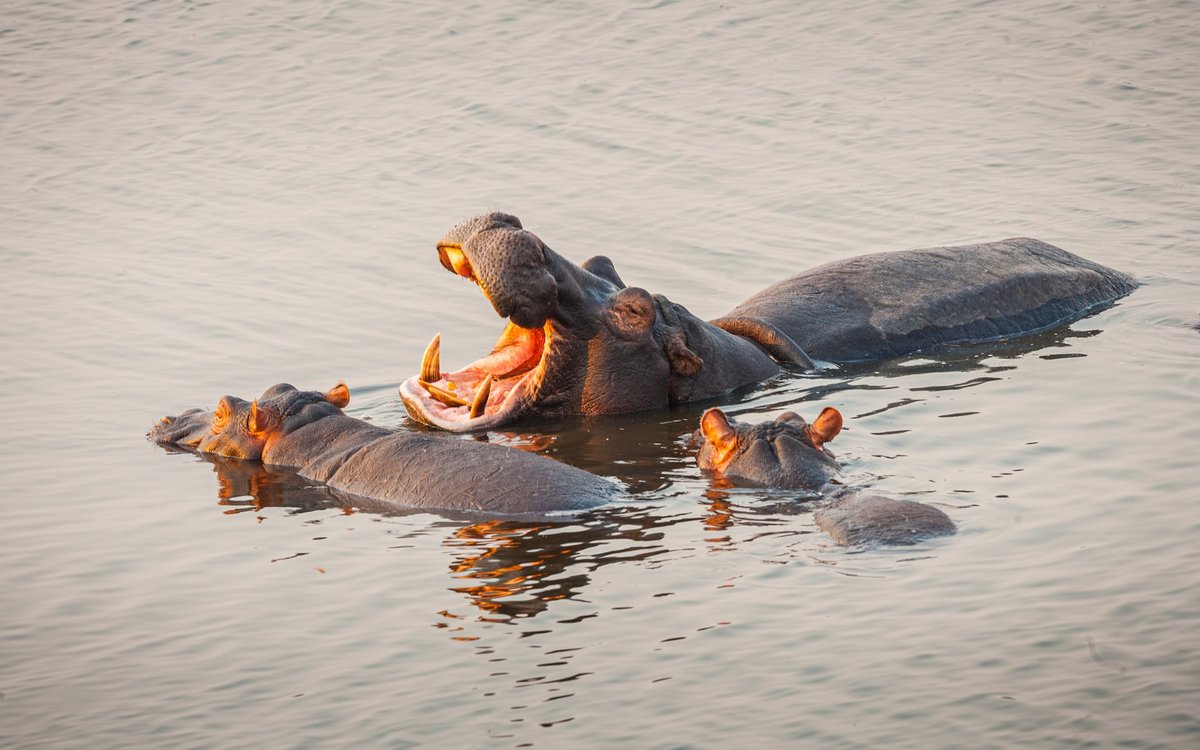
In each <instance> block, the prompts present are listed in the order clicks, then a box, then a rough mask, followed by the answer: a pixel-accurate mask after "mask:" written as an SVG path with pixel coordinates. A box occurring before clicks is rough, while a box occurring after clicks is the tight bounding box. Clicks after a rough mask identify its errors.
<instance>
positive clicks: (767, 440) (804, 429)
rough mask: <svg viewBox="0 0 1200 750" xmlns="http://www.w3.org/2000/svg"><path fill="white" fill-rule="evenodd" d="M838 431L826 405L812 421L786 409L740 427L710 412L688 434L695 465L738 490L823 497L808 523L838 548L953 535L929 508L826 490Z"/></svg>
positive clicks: (835, 469)
mask: <svg viewBox="0 0 1200 750" xmlns="http://www.w3.org/2000/svg"><path fill="white" fill-rule="evenodd" d="M841 429H842V415H841V414H840V413H839V412H838V410H837V409H834V408H833V407H831V406H829V407H826V408H825V409H823V410H822V411H821V413H820V415H818V416H817V418H816V420H814V421H813V423H812V424H809V423H808V422H806V421H805V420H804V418H803V417H800V416H799V415H797V414H795V413H794V412H790V411H789V412H784V413H783V414H781V415H780V416H779V417H777V418H776V419H775V420H774V421H772V422H763V423H761V424H745V423H741V422H737V421H733V420H730V419H729V418H728V417H726V416H725V413H724V412H722V411H721V410H720V409H709V410H708V411H706V412H705V413H704V416H703V417H701V419H700V429H698V430H696V433H695V435H694V436H693V440H694V441H695V442H696V443H698V444H699V450H698V451H697V453H696V463H697V464H699V465H700V468H701V469H704V470H706V471H709V472H712V473H713V474H715V475H717V476H720V477H723V478H724V479H725V480H727V481H729V482H730V483H732V484H735V485H739V486H752V487H782V488H788V489H800V490H810V491H811V490H819V491H825V492H827V493H828V494H827V496H826V502H825V504H824V505H823V507H821V508H818V509H817V510H816V512H815V513H814V514H813V518H814V519H815V520H816V522H817V526H819V527H820V528H821V529H822V530H823V531H825V532H826V533H827V534H829V535H830V536H831V537H833V540H834V541H835V542H837V543H838V544H844V545H860V544H870V543H877V544H891V545H909V544H917V543H918V542H921V541H923V540H925V539H931V538H934V537H939V536H946V535H948V534H953V533H954V532H955V531H956V530H957V527H956V526H955V524H954V521H952V520H951V519H950V517H949V516H947V515H946V514H945V513H944V512H942V511H941V510H939V509H937V508H935V507H933V506H932V505H927V504H925V503H918V502H913V501H908V500H896V499H894V498H890V497H885V496H883V495H876V494H873V493H870V492H866V491H863V490H855V489H848V488H843V487H837V488H834V489H833V490H832V491H830V487H831V486H832V485H830V482H831V481H832V480H833V479H834V478H835V477H836V476H837V474H838V473H839V471H840V466H839V465H838V462H837V459H835V458H834V457H833V454H832V453H830V452H829V449H828V448H826V447H825V444H826V443H828V442H830V441H831V440H833V439H834V438H835V437H837V435H838V433H839V432H841Z"/></svg>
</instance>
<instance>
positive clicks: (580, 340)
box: [400, 213, 1136, 432]
mask: <svg viewBox="0 0 1200 750" xmlns="http://www.w3.org/2000/svg"><path fill="white" fill-rule="evenodd" d="M438 257H439V260H440V261H441V263H442V265H443V266H445V267H446V268H447V269H448V270H450V271H452V272H453V273H456V274H458V275H460V276H462V277H463V278H466V279H470V280H471V281H473V282H475V283H476V284H478V285H479V287H480V288H481V290H482V291H483V293H484V295H485V296H486V297H487V298H488V300H489V301H490V302H491V303H492V306H493V307H494V308H495V310H496V312H497V313H498V314H499V315H500V316H501V317H504V318H507V319H508V325H507V326H506V327H505V329H504V332H503V333H502V334H501V336H500V339H499V340H498V341H497V343H496V346H495V347H494V348H493V350H492V352H491V353H490V354H488V355H487V356H485V357H482V358H481V359H478V360H476V361H475V362H473V363H471V364H469V365H467V366H466V367H464V368H462V369H460V370H457V371H453V372H446V371H443V370H442V369H441V363H440V357H439V354H438V350H439V348H438V339H437V338H435V342H434V343H433V344H431V345H430V348H429V350H427V352H426V356H425V359H424V361H423V362H422V367H421V371H420V374H419V375H417V376H414V377H412V378H410V379H408V380H406V381H405V382H404V383H402V384H401V386H400V395H401V397H402V398H403V399H404V403H405V405H406V406H407V407H408V411H409V414H411V415H412V416H413V417H414V418H415V419H418V420H420V421H422V422H426V423H428V424H431V425H435V426H437V427H441V428H443V429H446V430H451V431H455V432H465V431H471V430H482V429H491V428H495V427H499V426H503V425H506V424H511V423H513V422H517V421H521V420H525V419H530V418H538V417H557V416H565V415H580V414H582V415H591V414H616V413H622V412H631V411H642V410H646V409H656V408H663V407H666V406H668V405H670V404H676V403H684V402H689V401H700V400H704V399H710V398H715V397H717V396H721V395H723V394H725V393H728V392H729V391H731V390H734V389H736V388H739V387H743V386H746V385H750V384H753V383H758V382H761V381H763V380H765V379H767V378H769V377H771V376H772V375H775V374H777V373H779V372H780V371H781V370H782V368H784V367H789V368H793V369H798V370H807V369H813V368H814V367H815V366H816V365H815V364H814V361H813V360H814V359H816V360H821V361H826V362H832V363H836V364H851V363H862V362H875V361H879V360H883V359H887V358H890V357H896V356H901V355H905V354H911V353H914V352H918V351H935V350H937V349H939V348H944V347H947V346H953V345H958V344H979V343H986V342H990V341H996V340H1000V339H1007V338H1012V337H1017V336H1022V335H1026V334H1031V333H1036V332H1039V331H1043V330H1046V329H1049V328H1052V327H1055V326H1059V325H1063V324H1066V323H1069V322H1071V321H1074V320H1077V319H1079V318H1081V317H1083V316H1084V315H1087V314H1089V313H1091V312H1094V311H1096V310H1099V309H1101V308H1103V307H1105V306H1107V305H1111V304H1112V303H1113V302H1115V301H1116V300H1118V299H1120V298H1121V297H1122V296H1124V295H1126V294H1128V293H1129V292H1130V291H1132V290H1133V289H1134V288H1135V286H1136V284H1135V282H1134V281H1133V280H1132V279H1131V278H1130V277H1128V276H1126V275H1125V274H1122V273H1120V272H1118V271H1114V270H1112V269H1110V268H1105V267H1104V266H1101V265H1099V264H1097V263H1094V262H1092V261H1089V260H1086V259H1084V258H1081V257H1079V256H1077V255H1073V254H1071V253H1069V252H1066V251H1065V250H1061V249H1059V248H1056V247H1053V246H1052V245H1048V244H1046V243H1044V242H1040V241H1038V240H1032V239H1012V240H1002V241H1000V242H991V243H986V244H982V245H969V246H962V247H943V248H933V249H928V250H910V251H904V252H896V253H880V254H875V255H865V256H862V257H858V258H852V259H849V260H843V261H836V262H833V263H829V264H827V265H824V266H821V267H819V268H816V269H813V270H811V271H807V272H805V273H801V274H799V275H797V276H793V277H791V278H789V279H787V280H785V281H782V282H779V283H777V284H775V285H773V286H771V287H769V288H767V289H765V290H763V291H762V292H759V293H758V294H756V295H754V296H753V297H751V298H750V299H748V300H746V301H745V302H743V303H742V304H741V305H738V306H737V307H736V308H734V309H733V310H732V311H731V312H730V313H729V315H726V316H724V317H722V318H719V319H717V320H715V321H713V322H711V323H709V322H705V321H703V320H701V319H699V318H697V317H696V316H694V315H692V314H691V313H690V312H688V310H687V309H686V308H685V307H683V306H682V305H679V304H676V303H674V302H671V301H670V300H668V299H666V298H665V297H662V296H661V295H652V294H650V293H649V292H647V291H646V290H644V289H639V288H637V287H627V286H625V284H624V282H623V281H622V280H621V278H620V276H619V275H618V274H617V271H616V269H615V268H613V265H612V263H611V261H609V260H608V259H607V258H604V257H602V256H599V257H595V258H592V259H590V260H588V261H587V262H585V263H584V264H583V265H582V266H577V265H575V264H574V263H571V262H570V261H568V260H566V259H565V258H563V257H562V256H560V255H558V254H557V253H555V252H554V251H553V250H551V249H550V248H549V247H548V246H547V245H546V244H545V243H543V242H542V240H541V239H540V238H538V237H537V236H536V235H534V234H532V233H531V232H528V231H525V230H524V229H522V227H521V222H520V220H518V219H517V218H516V217H515V216H510V215H508V214H500V213H492V214H484V215H481V216H477V217H474V218H472V219H469V220H468V221H466V222H463V223H462V224H459V225H458V226H456V227H454V228H453V229H451V230H450V231H449V232H448V233H447V234H446V236H444V237H443V238H442V240H441V241H439V242H438Z"/></svg>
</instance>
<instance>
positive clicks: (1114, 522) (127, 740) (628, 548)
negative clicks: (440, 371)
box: [0, 0, 1200, 748]
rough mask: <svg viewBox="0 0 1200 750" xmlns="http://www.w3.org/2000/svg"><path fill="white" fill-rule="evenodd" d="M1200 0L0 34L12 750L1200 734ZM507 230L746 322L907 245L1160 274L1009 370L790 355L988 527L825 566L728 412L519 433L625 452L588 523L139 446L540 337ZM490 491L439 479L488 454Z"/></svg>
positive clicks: (954, 741)
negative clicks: (469, 477) (830, 368)
mask: <svg viewBox="0 0 1200 750" xmlns="http://www.w3.org/2000/svg"><path fill="white" fill-rule="evenodd" d="M1198 26H1200V6H1197V4H1196V3H1195V2H1190V1H1188V2H1170V1H1167V0H1163V1H1148V2H1112V3H1106V4H1094V3H1035V2H1023V1H1018V2H1004V3H1001V2H986V1H985V2H977V3H970V4H967V3H958V2H932V1H922V0H914V1H911V2H845V3H837V4H818V3H788V2H763V3H756V4H738V3H726V4H714V3H687V2H642V3H631V4H608V3H586V2H562V3H541V2H528V1H525V0H515V1H514V2H508V3H475V2H465V3H440V2H438V3H435V2H424V1H420V2H404V3H384V2H369V1H363V2H340V1H338V0H325V1H324V2H311V1H309V0H274V1H271V2H266V1H263V0H249V1H248V2H239V3H235V2H228V1H226V2H189V1H186V0H160V1H157V2H153V1H146V2H137V3H134V2H111V1H110V0H89V1H88V2H83V0H59V1H56V2H45V1H39V2H32V1H31V0H8V2H6V3H5V4H4V10H3V14H2V15H0V82H2V85H0V128H2V129H3V139H2V141H0V163H2V164H3V175H4V179H3V180H2V181H0V284H2V285H3V294H2V295H0V311H2V313H3V320H4V323H5V324H4V326H3V328H2V329H0V345H2V346H3V351H4V356H3V358H2V359H0V373H2V375H3V382H4V384H5V385H6V387H8V388H9V393H10V397H9V398H8V400H7V404H6V406H5V408H4V422H3V424H4V429H3V430H2V431H0V461H2V462H3V464H2V465H3V474H4V476H5V477H6V479H7V487H8V489H7V491H6V492H5V494H4V502H3V505H0V513H2V517H0V592H2V594H0V605H2V611H3V615H2V620H0V745H3V746H6V747H20V748H69V747H112V748H118V747H120V748H128V747H180V748H210V747H221V748H242V747H254V748H259V747H305V748H315V747H342V746H346V747H349V746H357V747H393V748H404V747H418V746H429V747H489V748H492V747H539V748H558V747H574V748H578V747H637V748H718V747H802V746H820V747H826V748H876V747H914V748H917V747H919V748H955V747H964V746H969V747H974V748H1014V747H1039V748H1079V747H1123V748H1180V747H1195V746H1196V745H1197V744H1198V743H1200V716H1198V709H1197V707H1198V706H1200V635H1198V633H1200V629H1198V627H1197V626H1198V625H1200V593H1198V592H1200V586H1198V584H1200V512H1198V510H1197V505H1196V502H1197V495H1196V487H1197V483H1198V482H1197V480H1200V470H1198V469H1197V464H1196V456H1197V453H1198V448H1200V406H1198V403H1200V399H1198V396H1200V375H1197V372H1198V369H1200V330H1198V324H1200V304H1198V302H1197V300H1198V298H1200V253H1198V252H1197V247H1198V246H1200V222H1198V217H1200V129H1198V128H1197V122H1198V119H1197V118H1198V117H1200V77H1197V76H1196V70H1197V67H1198V64H1200V52H1198V50H1200V47H1198V45H1197V44H1196V39H1197V38H1198V37H1197V34H1198V32H1200V28H1198ZM489 208H496V209H501V210H505V211H508V212H511V213H514V214H516V215H518V216H520V217H521V219H522V220H523V221H524V222H525V224H526V226H527V227H528V228H530V229H532V230H533V231H535V232H537V233H538V235H539V236H541V237H542V239H544V240H545V241H546V242H547V243H548V244H549V245H550V246H551V247H553V248H554V249H555V250H557V251H558V252H559V253H561V254H562V255H564V256H566V257H568V258H570V259H572V260H574V261H576V262H581V261H583V260H584V259H586V258H588V257H590V256H592V255H596V254H606V255H608V256H610V257H611V258H612V259H613V261H614V262H615V264H616V267H617V268H618V270H619V271H620V272H621V274H622V276H623V277H624V278H625V280H626V281H627V282H628V283H630V284H634V285H638V286H643V287H645V288H647V289H649V290H651V291H652V292H655V293H662V294H665V295H666V296H668V297H669V298H671V299H672V300H675V301H677V302H680V303H683V304H685V305H687V306H688V307H689V308H690V309H691V310H692V311H693V312H694V313H696V314H698V315H701V316H704V317H709V318H711V317H717V316H719V315H721V314H722V313H724V312H726V311H727V310H729V309H730V308H732V307H733V306H734V305H735V304H736V303H737V302H739V301H740V300H742V299H743V298H745V297H746V296H748V295H749V294H751V293H753V292H754V291H757V290H758V289H760V288H762V287H764V286H766V285H767V284H769V283H771V282H773V281H776V280H778V279H780V278H782V277H783V276H786V275H789V274H791V273H793V272H795V271H798V270H801V269H804V268H808V267H811V266H815V265H818V264H820V263H823V262H825V261H828V260H831V259H835V258H843V257H848V256H851V255H855V254H858V253H863V252H873V251H880V250H897V249H906V248H912V247H924V246H931V245H945V244H956V243H964V242H972V241H984V240H992V239H998V238H1002V237H1011V236H1034V237H1038V238H1040V239H1043V240H1046V241H1048V242H1051V243H1053V244H1056V245H1059V246H1061V247H1064V248H1066V249H1068V250H1071V251H1074V252H1077V253H1079V254H1081V255H1084V256H1086V257H1089V258H1092V259H1094V260H1097V261H1099V262H1102V263H1105V264H1107V265H1110V266H1112V267H1115V268H1118V269H1121V270H1124V271H1127V272H1129V273H1131V274H1133V275H1135V276H1136V277H1137V278H1138V279H1139V281H1141V282H1142V283H1143V286H1142V287H1141V288H1140V289H1139V290H1138V291H1137V292H1135V293H1134V294H1133V295H1132V296H1130V297H1129V298H1127V299H1125V300H1123V301H1122V302H1121V303H1120V304H1119V305H1118V306H1116V307H1115V308H1113V309H1110V310H1108V311H1105V312H1102V313H1100V314H1098V315H1095V316H1093V317H1091V318H1088V319H1086V320H1083V321H1081V322H1079V323H1076V324H1074V325H1072V326H1070V327H1069V328H1067V329H1064V330H1061V331H1058V332H1055V333H1053V334H1049V335H1045V336H1041V337H1038V338H1035V339H1031V340H1028V341H1022V342H1015V343H1014V344H1013V345H1012V346H1010V347H1007V348H1004V349H1000V350H992V351H986V352H966V353H956V354H953V355H946V356H940V357H928V356H921V357H914V358H911V359H907V360H902V361H897V362H889V363H886V364H885V365H883V366H880V367H879V368H877V369H872V370H867V371H862V372H853V373H840V374H839V373H827V374H824V375H821V376H815V377H796V376H791V377H783V378H780V379H777V380H775V381H772V382H770V383H767V384H764V385H763V386H762V387H761V388H758V389H755V390H752V391H750V392H747V393H745V394H740V395H738V396H737V397H734V398H731V399H729V408H730V411H731V412H733V413H734V414H736V415H738V416H740V417H742V418H744V419H749V420H762V419H768V418H771V417H773V416H774V415H776V414H778V413H779V412H781V411H783V410H785V409H793V410H796V411H799V412H801V413H802V414H805V415H807V416H809V417H810V418H811V417H812V416H813V415H815V414H816V413H817V412H818V411H819V410H820V408H821V407H823V406H826V405H833V406H836V407H837V408H838V409H840V410H841V411H842V412H843V414H845V415H846V417H847V429H846V431H845V432H844V433H843V434H842V435H841V436H839V438H838V440H837V441H836V442H835V443H834V445H833V446H832V447H833V448H834V450H835V452H837V454H838V455H839V457H840V458H841V459H842V460H843V462H844V464H845V467H846V481H847V482H852V483H858V484H863V485H870V486H872V487H874V488H875V489H876V490H878V491H880V492H885V493H887V494H892V495H895V496H898V497H912V498H918V499H921V500H924V501H925V502H931V503H936V504H938V505H939V506H940V507H942V508H944V509H945V510H947V512H948V513H949V514H950V515H951V516H952V517H953V518H954V519H955V521H956V522H957V523H958V525H959V527H960V533H959V534H958V535H957V536H954V537H951V538H949V539H944V540H938V541H936V542H930V543H928V544H924V545H921V546H919V547H915V548H904V549H888V548H875V549H870V548H868V549H845V548H839V547H836V546H834V545H832V544H831V542H830V541H829V539H828V537H826V536H825V535H823V534H822V533H820V532H819V531H818V530H817V528H816V526H815V524H814V523H813V521H812V517H811V513H810V512H809V509H808V506H807V505H805V504H804V503H803V502H801V499H800V498H798V497H797V496H796V495H794V494H790V493H786V492H771V491H749V490H725V489H722V488H720V487H717V486H715V485H713V484H712V483H711V482H710V480H709V479H707V478H706V477H704V476H702V475H701V474H700V472H699V471H698V470H697V469H696V467H695V465H694V463H693V461H692V459H691V458H690V456H689V455H688V451H687V447H686V444H685V443H686V436H687V434H688V433H689V432H690V430H691V429H693V428H694V426H695V423H696V420H697V418H698V416H699V414H700V411H701V407H699V406H698V407H695V408H686V409H678V410H672V411H669V412H659V413H652V414H642V415H632V416H628V417H621V418H613V419H606V420H591V421H568V422H564V423H563V424H561V425H556V426H552V427H553V429H547V431H546V432H545V433H532V432H511V433H509V432H499V433H492V434H490V435H489V436H487V439H489V440H492V441H494V442H501V443H507V444H510V445H517V446H520V447H523V448H526V449H528V450H534V451H538V452H541V453H543V454H545V455H548V456H550V457H551V458H554V459H556V460H561V461H564V462H568V463H572V464H575V465H578V466H582V467H584V468H587V469H588V470H591V471H593V472H596V473H599V474H603V475H606V476H611V477H614V478H616V479H618V480H620V481H621V482H623V483H624V484H625V485H626V486H627V487H629V489H630V491H631V496H630V498H629V499H627V500H624V501H622V502H621V503H618V504H616V505H613V506H610V507H607V508H604V509H602V510H600V511H599V512H596V513H594V514H590V515H586V516H582V517H579V518H577V519H571V520H564V521H560V522H557V523H528V522H526V523H515V522H503V521H495V520H489V519H476V521H477V522H474V523H472V522H471V521H469V520H467V521H464V520H461V519H460V520H455V519H451V518H442V517H439V516H437V515H431V514H414V515H385V514H378V513H370V512H362V511H356V510H353V509H345V508H343V507H342V506H341V504H340V503H339V502H338V501H337V499H336V498H333V497H332V496H331V495H330V494H329V493H328V492H327V491H325V490H323V489H322V488H320V487H313V486H310V485H309V484H308V483H305V482H303V481H300V480H297V479H296V478H295V477H287V476H281V475H276V474H268V473H266V472H263V471H262V470H261V469H260V468H259V467H256V466H254V465H246V466H242V467H229V466H213V465H212V464H209V463H207V462H205V461H203V460H200V459H198V458H196V457H194V456H192V455H190V454H168V453H166V452H164V451H163V450H161V449H159V448H157V447H155V446H153V445H150V444H149V443H147V442H145V440H144V438H143V435H144V433H145V431H146V429H147V428H148V427H149V426H150V424H151V423H152V421H153V420H155V419H157V418H158V417H159V416H161V415H163V414H166V413H177V412H178V411H180V410H182V409H184V408H188V407H192V406H209V405H212V404H215V403H216V400H217V398H218V397H220V396H221V395H223V394H226V393H231V394H236V395H240V396H245V397H252V396H254V395H256V394H257V393H259V392H260V391H262V390H263V389H264V388H266V387H267V386H269V385H271V384H273V383H276V382H279V381H284V380H286V381H289V382H292V383H294V384H296V385H298V386H300V387H302V388H321V389H324V388H328V387H330V386H332V385H334V384H335V383H336V382H337V381H338V380H339V379H345V380H346V382H348V383H349V384H350V386H351V391H352V394H353V400H352V402H351V405H350V407H349V411H350V413H352V414H354V415H356V416H360V417H363V418H367V419H372V420H375V421H377V422H379V423H382V424H388V425H394V426H401V427H409V426H411V425H410V423H409V422H408V420H407V417H406V415H405V412H404V409H403V406H402V405H401V404H400V402H399V399H398V398H397V396H396V386H397V384H398V383H399V382H400V380H402V379H403V378H406V377H408V376H410V375H411V374H413V373H414V372H416V370H417V367H418V364H419V359H420V355H421V352H422V350H423V349H424V346H425V344H426V343H427V341H428V340H429V338H430V337H431V336H432V334H433V333H435V332H439V331H440V332H441V333H442V334H443V362H445V363H446V364H447V366H448V367H453V366H456V365H458V364H461V363H463V362H465V361H467V360H469V359H471V358H474V357H475V356H478V355H479V354H481V353H483V352H485V351H486V350H487V348H488V347H489V346H490V345H491V343H492V342H493V341H494V338H495V336H496V334H497V332H498V331H499V330H500V327H501V322H500V321H499V320H498V319H497V318H496V317H495V315H494V313H493V312H492V310H491V309H490V306H489V305H488V304H487V302H486V301H485V300H484V299H482V297H481V296H480V294H479V293H478V290H477V289H476V288H475V287H473V286H471V285H469V284H465V283H462V282H461V280H458V279H456V278H455V277H453V276H452V275H451V274H448V273H446V272H445V271H444V270H443V269H442V268H441V267H440V266H439V265H438V264H437V262H436V258H435V253H434V250H433V244H434V242H435V241H436V239H437V238H438V237H439V236H440V235H441V234H442V232H443V231H445V230H446V229H447V228H449V227H450V226H451V225H453V224H455V223H456V222H458V221H460V220H462V219H463V218H466V217H467V216H470V215H472V214H474V213H476V212H479V211H482V210H486V209H489ZM453 470H454V468H453V467H446V471H447V472H452V471H453Z"/></svg>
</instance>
